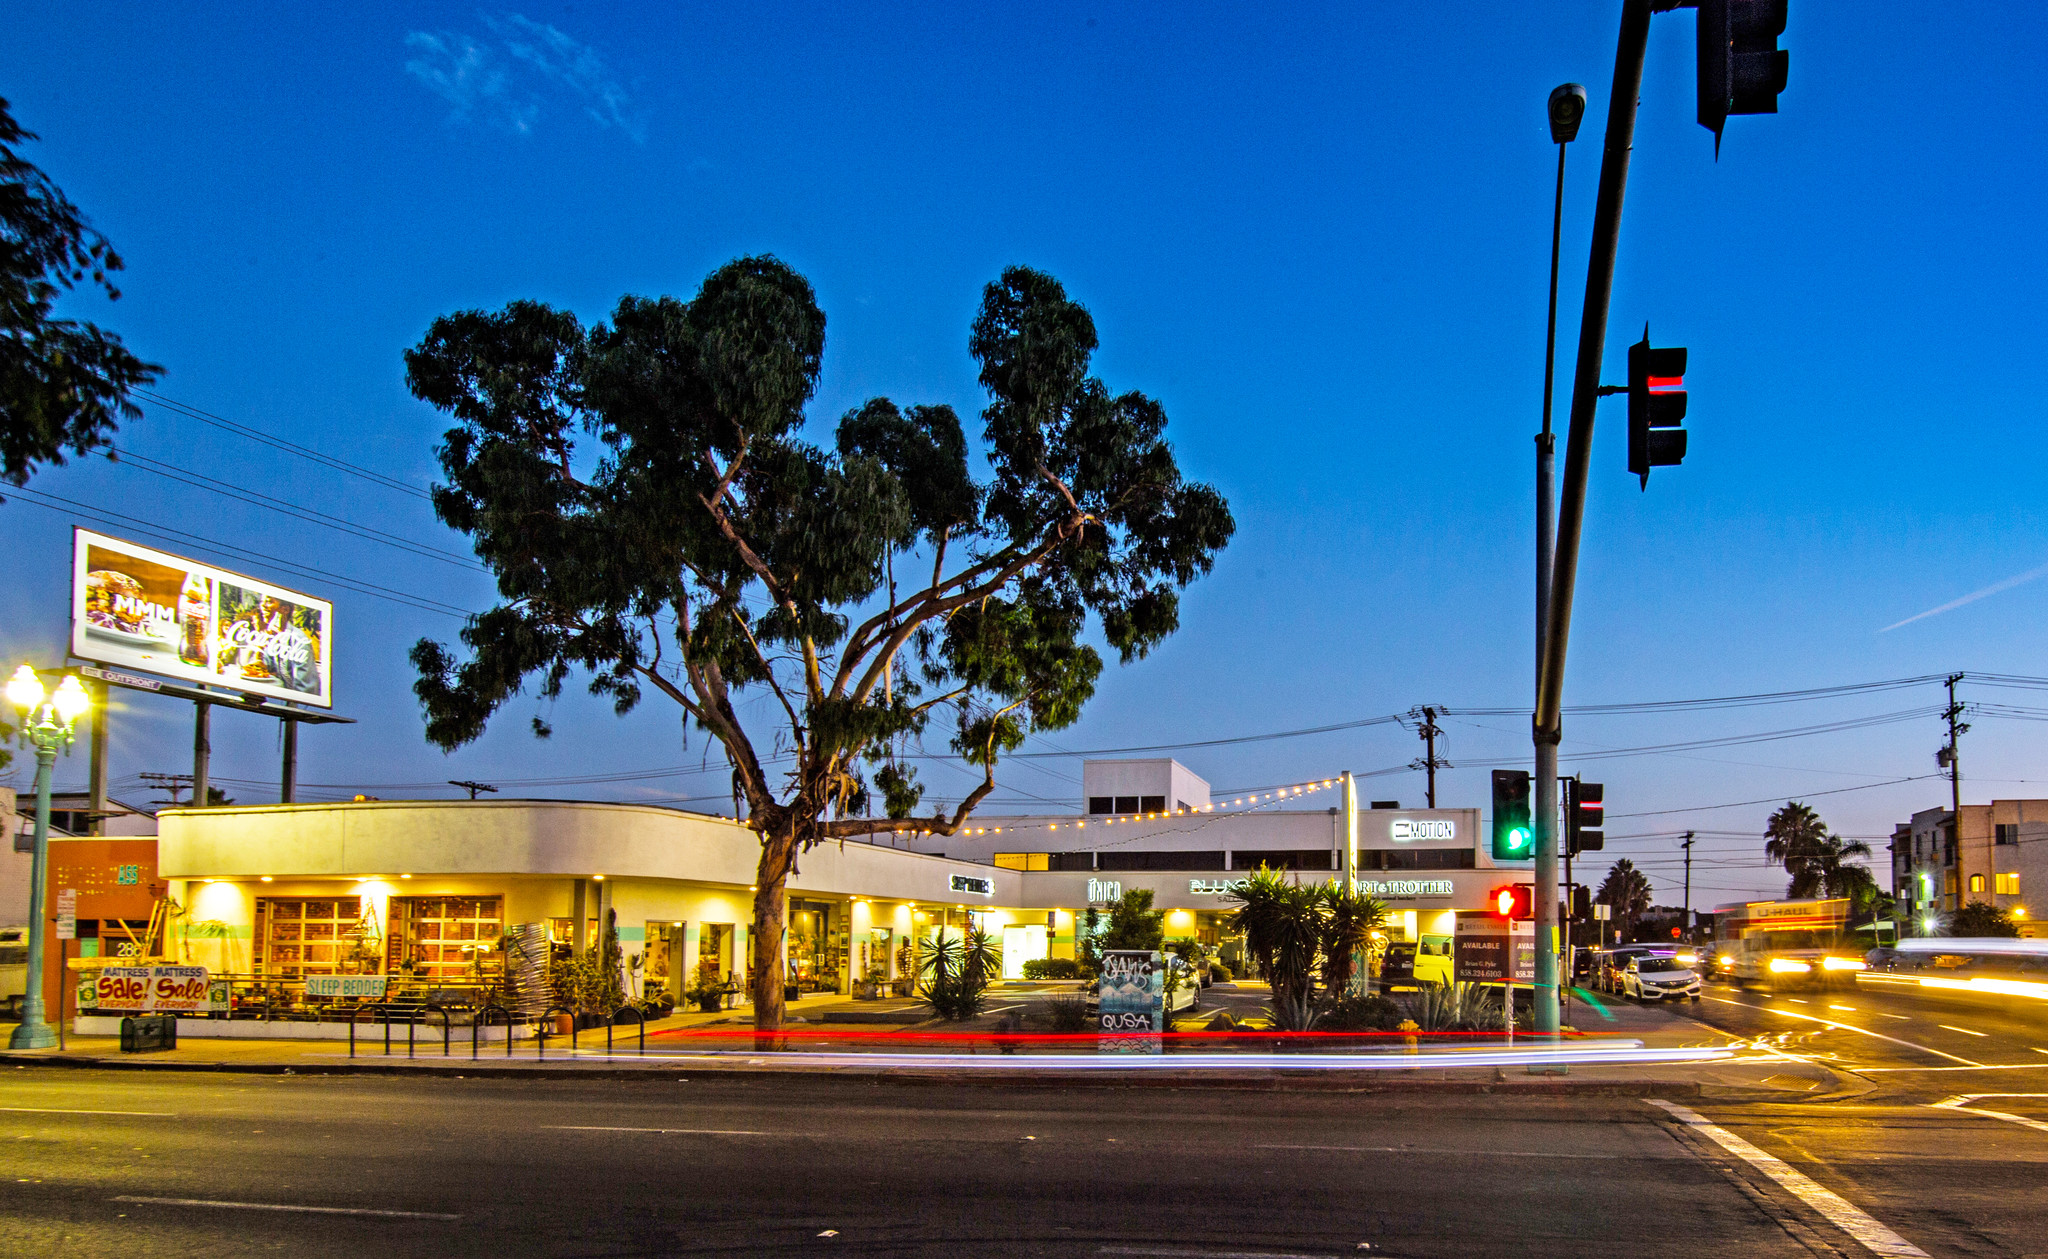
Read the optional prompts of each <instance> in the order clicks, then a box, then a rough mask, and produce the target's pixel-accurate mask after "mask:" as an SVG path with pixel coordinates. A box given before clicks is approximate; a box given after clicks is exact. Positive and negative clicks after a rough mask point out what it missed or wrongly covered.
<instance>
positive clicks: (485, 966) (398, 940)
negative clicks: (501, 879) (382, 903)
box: [386, 896, 504, 982]
mask: <svg viewBox="0 0 2048 1259" xmlns="http://www.w3.org/2000/svg"><path fill="white" fill-rule="evenodd" d="M502 903H503V902H502V901H501V900H500V899H499V898H498V897H496V896H394V897H392V898H391V914H390V918H391V925H390V931H389V933H388V934H387V936H386V939H387V940H388V941H389V942H390V943H389V948H388V950H387V963H386V964H387V968H388V969H389V970H390V971H391V972H392V973H394V974H409V975H417V976H419V977H420V978H421V979H425V980H429V981H440V982H457V981H461V980H481V979H484V978H486V977H487V976H489V975H495V974H497V973H498V936H499V934H500V933H501V932H502V930H503V928H504V915H503V912H502V910H501V908H500V906H501V905H502Z"/></svg>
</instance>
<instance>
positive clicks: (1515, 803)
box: [1493, 769, 1536, 861]
mask: <svg viewBox="0 0 2048 1259" xmlns="http://www.w3.org/2000/svg"><path fill="white" fill-rule="evenodd" d="M1535 855H1536V832H1535V829H1534V822H1533V821H1532V815H1531V812H1530V808H1529V771H1528V770H1525V769H1497V770H1494V771H1493V859H1494V860H1495V861H1527V860H1529V858H1531V857H1533V856H1535Z"/></svg>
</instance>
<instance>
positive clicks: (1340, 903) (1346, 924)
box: [1316, 881, 1387, 998]
mask: <svg viewBox="0 0 2048 1259" xmlns="http://www.w3.org/2000/svg"><path fill="white" fill-rule="evenodd" d="M1316 898H1317V902H1318V905H1317V907H1318V908H1319V909H1320V910H1321V913H1322V920H1323V922H1322V936H1323V938H1322V942H1321V947H1322V951H1323V992H1324V994H1325V995H1326V996H1328V997H1333V998H1334V997H1341V996H1343V995H1344V994H1345V993H1346V992H1348V991H1349V990H1350V988H1351V966H1352V959H1353V958H1355V957H1356V956H1357V955H1358V953H1359V951H1360V950H1362V949H1364V948H1366V947H1367V946H1368V945H1370V944H1371V942H1372V933H1373V932H1374V931H1376V930H1378V929H1379V928H1381V927H1383V926H1385V925H1386V922H1387V906H1386V902H1384V901H1382V900H1380V899H1379V898H1378V897H1376V896H1370V895H1367V894H1365V893H1361V892H1358V891H1355V890H1353V889H1351V888H1347V887H1345V886H1344V885H1343V884H1342V883H1339V882H1336V881H1332V882H1329V883H1325V884H1324V885H1323V886H1322V887H1320V888H1317V889H1316Z"/></svg>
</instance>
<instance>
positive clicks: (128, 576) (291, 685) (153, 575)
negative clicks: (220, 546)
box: [71, 529, 334, 708]
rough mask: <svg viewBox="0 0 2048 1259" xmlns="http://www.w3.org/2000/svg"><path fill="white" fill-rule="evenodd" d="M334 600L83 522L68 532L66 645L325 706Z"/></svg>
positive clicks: (113, 660) (124, 662) (83, 654)
mask: <svg viewBox="0 0 2048 1259" xmlns="http://www.w3.org/2000/svg"><path fill="white" fill-rule="evenodd" d="M333 632H334V606H333V605H332V604H330V603H328V602H327V601H326V600H324V599H316V598H314V597H313V596H311V595H304V594H300V593H298V592H297V591H294V590H287V589H285V588H284V587H282V586H276V585H272V584H271V583H269V582H265V581H262V580H259V579H258V578H254V577H245V576H243V575H241V574H240V573H233V572H229V571H227V570H226V569H221V568H216V567H214V566H213V565H211V564H202V563H200V562H198V561H196V560H188V559H185V558H183V557H182V556H177V555H172V554H169V553H167V552H164V551H158V550H155V549H154V548H151V547H146V546H141V545H138V544H136V543H133V542H124V541H122V540H120V539H118V538H110V537H106V536H103V535H101V534H97V533H93V532H92V531H90V530H86V529H79V530H77V531H76V533H75V538H74V543H73V555H72V592H71V652H72V654H73V655H75V656H78V657H80V658H82V659H85V660H91V661H94V662H96V663H99V664H107V665H115V666H128V667H130V668H137V669H143V670H147V671H148V672H150V673H156V674H162V675H164V676H167V677H172V678H182V679H186V680H189V681H193V682H201V683H205V684H207V685H210V686H214V687H220V688H224V689H227V690H231V691H241V692H243V693H245V694H249V695H259V696H267V697H271V698H275V699H285V700H296V701H298V702H301V703H308V704H316V705H319V706H320V707H323V708H325V707H329V706H331V705H332V704H333V702H334V701H333V697H332V694H331V676H332V674H331V668H332V665H331V652H330V643H329V636H330V635H331V634H332V633H333Z"/></svg>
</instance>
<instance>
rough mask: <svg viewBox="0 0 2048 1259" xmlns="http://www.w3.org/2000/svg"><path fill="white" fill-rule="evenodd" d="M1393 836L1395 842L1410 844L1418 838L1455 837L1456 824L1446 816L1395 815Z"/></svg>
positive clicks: (1456, 832) (1456, 834)
mask: <svg viewBox="0 0 2048 1259" xmlns="http://www.w3.org/2000/svg"><path fill="white" fill-rule="evenodd" d="M1393 837H1394V842H1395V843H1397V844H1412V843H1414V842H1415V841H1416V840H1418V839H1456V838H1457V837H1458V824H1457V823H1456V822H1453V821H1451V820H1450V819H1448V818H1410V817H1397V818H1395V819H1394V823H1393Z"/></svg>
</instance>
